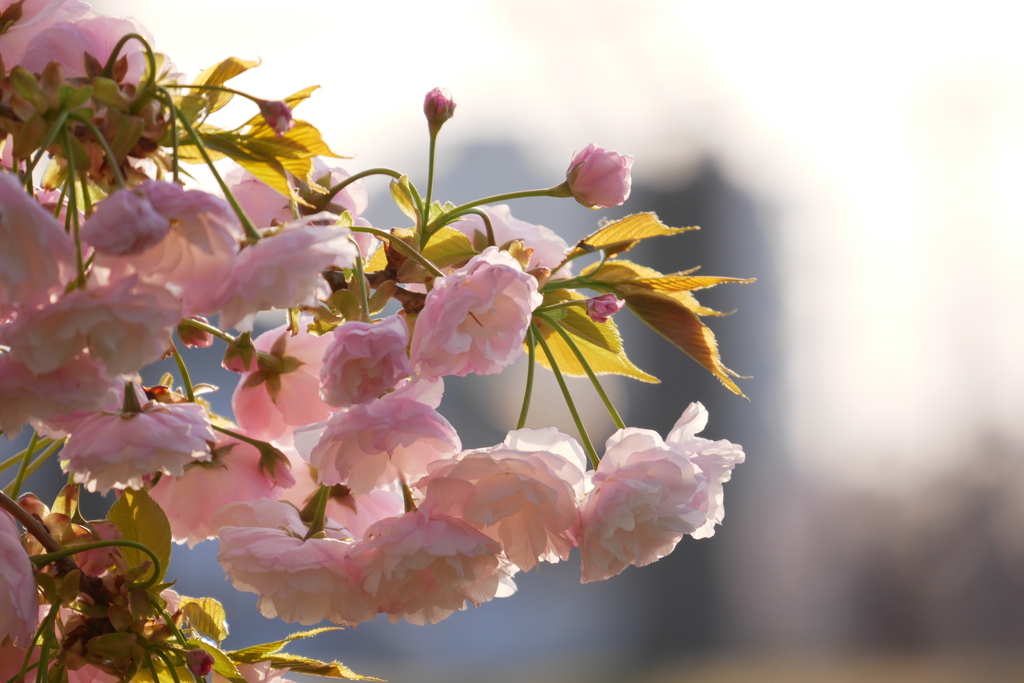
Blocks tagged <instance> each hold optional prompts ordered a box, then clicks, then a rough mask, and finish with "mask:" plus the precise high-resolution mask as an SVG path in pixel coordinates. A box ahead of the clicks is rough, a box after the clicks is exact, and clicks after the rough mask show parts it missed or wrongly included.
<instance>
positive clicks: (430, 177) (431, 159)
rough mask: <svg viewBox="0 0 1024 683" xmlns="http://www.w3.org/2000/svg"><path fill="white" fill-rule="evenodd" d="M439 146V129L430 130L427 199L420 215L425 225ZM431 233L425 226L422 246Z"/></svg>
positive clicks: (427, 218)
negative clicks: (435, 152)
mask: <svg viewBox="0 0 1024 683" xmlns="http://www.w3.org/2000/svg"><path fill="white" fill-rule="evenodd" d="M436 147H437V130H431V131H430V153H429V154H428V156H427V201H426V202H424V203H423V206H422V207H421V210H420V215H421V216H423V225H424V226H426V225H427V221H428V220H429V219H430V200H431V198H432V197H433V196H434V149H435V148H436ZM429 237H430V233H429V232H427V230H426V229H425V228H424V230H423V232H422V234H421V237H420V248H423V247H425V246H426V245H427V239H428V238H429Z"/></svg>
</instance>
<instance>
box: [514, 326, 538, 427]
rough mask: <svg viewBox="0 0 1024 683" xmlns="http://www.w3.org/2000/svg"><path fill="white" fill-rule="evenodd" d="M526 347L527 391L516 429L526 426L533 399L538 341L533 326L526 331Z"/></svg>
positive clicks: (524, 393)
mask: <svg viewBox="0 0 1024 683" xmlns="http://www.w3.org/2000/svg"><path fill="white" fill-rule="evenodd" d="M526 347H527V349H529V351H528V352H527V353H528V354H529V358H528V364H527V366H526V389H525V390H524V391H523V407H522V409H520V411H519V420H518V421H517V422H516V429H522V428H523V427H525V426H526V416H527V415H528V414H529V413H530V399H531V398H532V397H533V376H534V370H535V369H536V367H537V341H536V339H535V337H534V335H533V325H531V326H530V327H529V329H527V330H526Z"/></svg>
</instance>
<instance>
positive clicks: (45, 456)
mask: <svg viewBox="0 0 1024 683" xmlns="http://www.w3.org/2000/svg"><path fill="white" fill-rule="evenodd" d="M63 445H64V439H59V440H57V441H54V442H53V443H51V444H50V445H49V447H48V448H47V449H46V450H45V451H43V452H42V453H40V454H39V457H38V458H36V459H35V460H33V461H32V463H31V464H30V465H29V466H28V467H27V468H26V469H25V478H26V479H28V478H29V477H31V476H32V475H33V474H35V472H36V470H38V469H39V468H40V467H41V466H42V464H43V463H44V462H46V461H47V460H49V459H50V456H51V455H53V454H54V453H56V452H57V449H58V448H61V447H62V446H63Z"/></svg>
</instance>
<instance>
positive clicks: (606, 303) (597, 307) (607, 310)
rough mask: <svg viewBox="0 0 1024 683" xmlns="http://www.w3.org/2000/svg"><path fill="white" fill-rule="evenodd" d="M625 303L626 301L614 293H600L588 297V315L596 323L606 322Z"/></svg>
mask: <svg viewBox="0 0 1024 683" xmlns="http://www.w3.org/2000/svg"><path fill="white" fill-rule="evenodd" d="M625 305H626V302H625V301H623V300H622V299H619V298H618V297H617V296H615V295H614V294H599V295H598V296H595V297H591V298H589V299H587V315H588V316H589V317H590V319H591V320H593V321H594V322H595V323H606V322H608V319H609V318H611V317H612V316H613V315H615V314H616V313H618V312H619V311H621V310H622V307H623V306H625Z"/></svg>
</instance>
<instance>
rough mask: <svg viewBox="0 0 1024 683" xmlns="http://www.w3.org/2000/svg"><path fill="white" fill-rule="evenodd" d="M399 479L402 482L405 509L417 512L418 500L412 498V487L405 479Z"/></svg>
mask: <svg viewBox="0 0 1024 683" xmlns="http://www.w3.org/2000/svg"><path fill="white" fill-rule="evenodd" d="M398 481H399V482H400V483H401V484H402V500H403V501H404V502H405V511H406V512H416V501H415V500H413V498H412V489H410V488H409V485H408V484H406V483H405V479H403V478H399V480H398Z"/></svg>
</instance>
